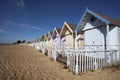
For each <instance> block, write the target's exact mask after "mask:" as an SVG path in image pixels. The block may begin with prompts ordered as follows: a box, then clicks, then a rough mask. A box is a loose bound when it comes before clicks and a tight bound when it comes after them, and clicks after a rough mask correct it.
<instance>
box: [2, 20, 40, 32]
mask: <svg viewBox="0 0 120 80" xmlns="http://www.w3.org/2000/svg"><path fill="white" fill-rule="evenodd" d="M2 22H3V25H4V26H12V27H20V28H24V29H32V30H42V28H40V27H38V26H33V25H29V24H20V23H16V22H13V21H10V20H5V19H3V20H2Z"/></svg>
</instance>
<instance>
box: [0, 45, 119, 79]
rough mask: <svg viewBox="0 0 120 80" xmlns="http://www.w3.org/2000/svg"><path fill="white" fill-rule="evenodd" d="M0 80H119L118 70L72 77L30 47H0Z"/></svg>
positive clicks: (100, 71) (70, 73)
mask: <svg viewBox="0 0 120 80" xmlns="http://www.w3.org/2000/svg"><path fill="white" fill-rule="evenodd" d="M0 80H120V69H119V67H118V68H117V69H116V68H114V67H113V68H107V69H104V70H98V71H94V72H87V73H84V74H80V75H74V73H73V72H72V71H70V70H69V69H65V68H64V65H62V64H60V63H58V62H55V61H53V60H52V59H51V58H49V57H47V56H45V55H43V54H42V53H40V52H39V51H37V50H36V49H34V48H32V47H30V46H24V45H0Z"/></svg>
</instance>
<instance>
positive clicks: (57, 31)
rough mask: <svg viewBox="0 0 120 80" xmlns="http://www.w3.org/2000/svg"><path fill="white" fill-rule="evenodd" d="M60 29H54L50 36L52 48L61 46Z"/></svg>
mask: <svg viewBox="0 0 120 80" xmlns="http://www.w3.org/2000/svg"><path fill="white" fill-rule="evenodd" d="M60 31H61V29H60V28H54V31H53V34H52V46H54V47H56V48H57V47H58V48H59V47H60V45H61V41H60V40H61V37H60Z"/></svg>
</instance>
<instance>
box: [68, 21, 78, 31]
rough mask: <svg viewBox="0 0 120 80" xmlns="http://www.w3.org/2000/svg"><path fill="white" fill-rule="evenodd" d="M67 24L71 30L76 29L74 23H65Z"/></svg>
mask: <svg viewBox="0 0 120 80" xmlns="http://www.w3.org/2000/svg"><path fill="white" fill-rule="evenodd" d="M67 24H68V25H69V27H70V28H71V29H72V30H73V32H74V30H75V29H76V26H77V25H76V24H71V23H67Z"/></svg>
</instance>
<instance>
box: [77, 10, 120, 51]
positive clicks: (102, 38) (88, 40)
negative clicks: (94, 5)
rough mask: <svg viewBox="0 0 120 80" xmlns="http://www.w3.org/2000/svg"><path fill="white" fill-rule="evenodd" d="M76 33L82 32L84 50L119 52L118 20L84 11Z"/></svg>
mask: <svg viewBox="0 0 120 80" xmlns="http://www.w3.org/2000/svg"><path fill="white" fill-rule="evenodd" d="M76 31H77V32H83V34H84V38H83V39H84V44H85V49H92V50H93V49H99V50H112V49H115V50H120V36H119V35H120V20H116V19H113V18H110V17H108V16H106V15H103V14H100V13H97V12H93V11H91V10H90V9H86V11H85V13H84V15H83V16H82V18H81V20H80V22H79V24H78V25H77V28H76Z"/></svg>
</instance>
